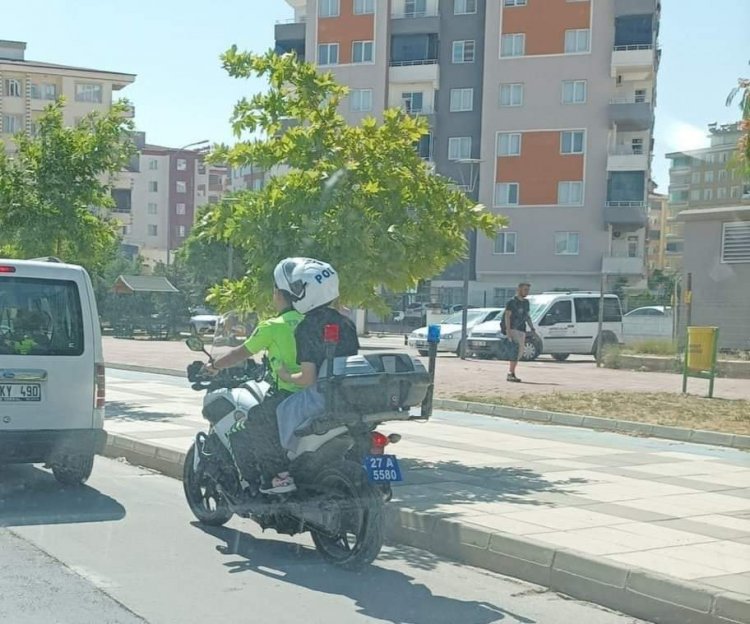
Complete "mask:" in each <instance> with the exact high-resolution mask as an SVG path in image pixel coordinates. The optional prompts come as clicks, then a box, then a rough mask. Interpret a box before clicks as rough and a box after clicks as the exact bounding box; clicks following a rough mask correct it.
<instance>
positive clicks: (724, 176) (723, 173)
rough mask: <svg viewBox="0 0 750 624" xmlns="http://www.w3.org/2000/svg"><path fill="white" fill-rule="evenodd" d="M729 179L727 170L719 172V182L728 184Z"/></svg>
mask: <svg viewBox="0 0 750 624" xmlns="http://www.w3.org/2000/svg"><path fill="white" fill-rule="evenodd" d="M728 177H729V176H728V174H727V170H726V169H720V170H719V182H726V181H727V178H728Z"/></svg>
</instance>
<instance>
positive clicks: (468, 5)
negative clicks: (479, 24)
mask: <svg viewBox="0 0 750 624" xmlns="http://www.w3.org/2000/svg"><path fill="white" fill-rule="evenodd" d="M476 12H477V0H453V15H471V14H474V13H476Z"/></svg>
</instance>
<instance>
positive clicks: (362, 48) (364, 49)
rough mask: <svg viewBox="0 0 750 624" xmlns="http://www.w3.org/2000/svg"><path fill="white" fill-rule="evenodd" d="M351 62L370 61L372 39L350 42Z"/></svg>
mask: <svg viewBox="0 0 750 624" xmlns="http://www.w3.org/2000/svg"><path fill="white" fill-rule="evenodd" d="M352 63H372V41H353V42H352Z"/></svg>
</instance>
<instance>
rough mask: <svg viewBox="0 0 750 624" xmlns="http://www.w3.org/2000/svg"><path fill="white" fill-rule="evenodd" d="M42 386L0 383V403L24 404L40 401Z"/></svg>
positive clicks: (36, 384)
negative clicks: (25, 402)
mask: <svg viewBox="0 0 750 624" xmlns="http://www.w3.org/2000/svg"><path fill="white" fill-rule="evenodd" d="M41 400H42V385H41V384H38V383H31V384H8V383H0V401H9V402H11V403H13V402H24V401H41Z"/></svg>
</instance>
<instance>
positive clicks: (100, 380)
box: [94, 364, 106, 409]
mask: <svg viewBox="0 0 750 624" xmlns="http://www.w3.org/2000/svg"><path fill="white" fill-rule="evenodd" d="M105 396H106V378H105V376H104V364H97V365H96V372H95V375H94V407H96V408H97V409H101V408H103V407H104V400H105Z"/></svg>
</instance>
